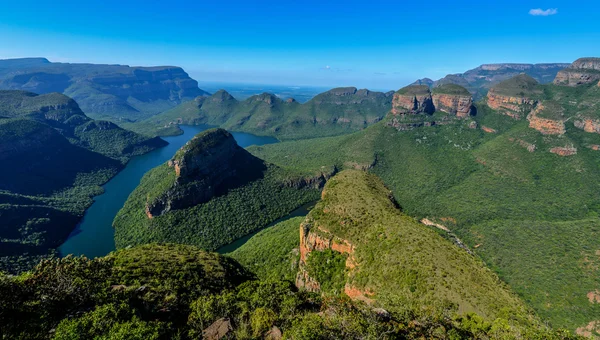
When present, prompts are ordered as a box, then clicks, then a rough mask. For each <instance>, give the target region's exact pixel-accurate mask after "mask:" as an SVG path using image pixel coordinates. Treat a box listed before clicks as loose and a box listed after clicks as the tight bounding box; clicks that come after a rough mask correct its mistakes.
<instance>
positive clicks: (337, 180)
mask: <svg viewBox="0 0 600 340" xmlns="http://www.w3.org/2000/svg"><path fill="white" fill-rule="evenodd" d="M299 233H300V250H299V253H300V264H299V272H298V274H297V277H296V284H297V285H298V286H300V287H304V288H306V289H309V290H312V291H321V292H322V293H324V294H329V293H331V292H333V293H334V294H335V293H336V292H337V293H340V292H344V293H345V294H346V295H348V296H349V297H350V298H352V299H356V300H362V301H364V302H366V303H368V304H370V305H373V306H380V307H383V308H385V309H386V310H389V311H396V310H401V309H403V308H407V306H411V305H413V306H419V307H417V308H423V306H426V305H430V304H432V305H433V304H436V303H438V302H441V301H451V302H452V303H455V304H456V305H457V306H458V310H460V311H461V313H462V312H469V311H475V312H477V313H479V314H480V315H484V318H486V319H487V318H491V319H492V320H493V319H494V317H495V316H496V315H497V313H498V312H499V311H500V310H501V309H502V308H503V307H502V306H509V305H511V304H513V303H514V302H515V301H517V300H516V298H515V297H513V296H512V295H511V294H510V293H509V292H508V291H505V290H504V288H502V287H501V286H500V285H498V279H497V278H496V277H495V276H493V275H492V274H491V273H490V272H489V271H488V270H486V269H485V268H484V267H483V266H481V264H480V263H478V262H477V261H476V260H475V259H474V258H473V256H471V255H469V254H468V253H467V252H466V251H465V250H464V249H461V248H459V247H457V246H456V245H454V244H452V243H451V242H449V241H448V240H446V239H443V238H442V237H441V236H439V235H437V234H436V232H435V231H433V230H431V229H429V227H426V226H424V225H422V224H420V223H418V222H416V221H415V220H414V219H412V218H410V217H408V216H405V215H404V214H403V213H402V212H401V211H400V210H399V208H398V204H397V202H396V201H395V200H394V198H393V196H392V195H391V193H390V191H389V190H388V189H387V188H386V187H385V186H384V185H383V183H382V182H381V180H380V179H379V178H377V177H376V176H375V175H372V174H369V173H367V172H365V171H360V170H345V171H342V172H340V173H338V174H337V175H335V176H334V177H333V178H331V179H330V180H329V181H328V182H327V184H326V185H325V188H324V190H323V193H322V198H321V201H320V202H319V203H317V205H316V206H315V207H314V208H313V209H312V210H311V212H310V213H309V214H308V216H307V217H306V219H305V220H304V222H302V223H301V225H300V227H299ZM459 268H461V269H460V270H459ZM463 271H464V272H468V273H470V275H468V277H467V276H465V275H462V274H460V273H461V272H463ZM459 287H460V288H459ZM391 296H394V297H393V298H390V297H391ZM492 301H493V303H492ZM513 306H514V305H513ZM408 308H409V309H410V308H411V307H408Z"/></svg>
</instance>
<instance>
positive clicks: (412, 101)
mask: <svg viewBox="0 0 600 340" xmlns="http://www.w3.org/2000/svg"><path fill="white" fill-rule="evenodd" d="M435 112H442V113H445V115H436V117H434V116H433V114H434V113H435ZM476 112H477V110H476V108H475V106H474V105H473V98H472V97H471V94H470V93H469V91H467V90H466V89H465V88H464V87H462V86H459V85H454V84H445V85H441V86H439V87H436V88H434V89H433V90H431V89H430V88H429V87H428V86H426V85H410V86H406V87H404V88H402V89H400V90H398V91H397V92H396V93H394V98H393V100H392V110H391V112H390V113H391V119H390V121H389V122H388V125H390V126H393V127H395V128H396V129H398V130H409V129H412V128H415V127H420V126H432V125H436V124H448V123H450V122H452V121H453V120H455V119H456V118H468V117H470V116H472V115H475V113H476Z"/></svg>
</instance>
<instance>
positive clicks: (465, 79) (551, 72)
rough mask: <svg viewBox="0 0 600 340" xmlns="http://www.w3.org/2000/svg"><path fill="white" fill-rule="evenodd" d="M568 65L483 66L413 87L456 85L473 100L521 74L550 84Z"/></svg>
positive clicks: (428, 80) (420, 82) (420, 80)
mask: <svg viewBox="0 0 600 340" xmlns="http://www.w3.org/2000/svg"><path fill="white" fill-rule="evenodd" d="M568 66H569V64H565V63H548V64H484V65H481V66H479V67H476V68H474V69H472V70H468V71H466V72H464V73H456V74H449V75H447V76H445V77H444V78H441V79H438V80H436V81H431V79H428V78H424V79H419V80H417V81H416V82H415V83H413V85H427V86H429V87H432V88H435V87H438V86H440V85H444V84H456V85H460V86H462V87H465V88H466V89H467V90H469V92H471V94H473V96H474V98H475V100H479V99H481V98H483V97H485V95H486V93H487V91H488V90H489V89H490V88H491V87H492V86H494V85H495V84H497V83H499V82H501V81H503V80H506V79H509V78H512V77H514V76H516V75H519V74H521V73H525V74H527V75H528V76H530V77H532V78H534V79H535V80H537V81H538V82H540V83H542V84H546V83H550V82H552V81H553V80H554V77H555V76H556V74H557V73H558V72H559V71H561V70H562V69H564V68H567V67H568Z"/></svg>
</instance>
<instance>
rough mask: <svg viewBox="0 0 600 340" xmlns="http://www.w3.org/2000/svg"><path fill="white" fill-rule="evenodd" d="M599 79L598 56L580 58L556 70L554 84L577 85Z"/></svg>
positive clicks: (599, 65) (599, 64)
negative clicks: (558, 70) (560, 69)
mask: <svg viewBox="0 0 600 340" xmlns="http://www.w3.org/2000/svg"><path fill="white" fill-rule="evenodd" d="M598 80H600V58H581V59H577V60H576V61H575V62H573V64H571V65H569V67H567V68H565V69H564V70H562V71H560V72H558V74H557V75H556V78H555V79H554V84H557V85H568V86H577V85H581V84H589V83H594V82H596V81H598Z"/></svg>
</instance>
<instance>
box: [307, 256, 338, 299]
mask: <svg viewBox="0 0 600 340" xmlns="http://www.w3.org/2000/svg"><path fill="white" fill-rule="evenodd" d="M347 257H348V256H347V255H343V254H341V253H338V252H337V251H333V250H331V249H326V250H323V251H313V252H311V253H310V254H309V255H308V259H307V263H306V270H307V271H308V275H310V277H312V278H314V279H315V280H317V281H318V282H319V285H320V288H321V291H322V292H323V293H325V294H334V295H339V294H341V292H342V291H344V285H345V284H346V277H345V276H346V259H347Z"/></svg>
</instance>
